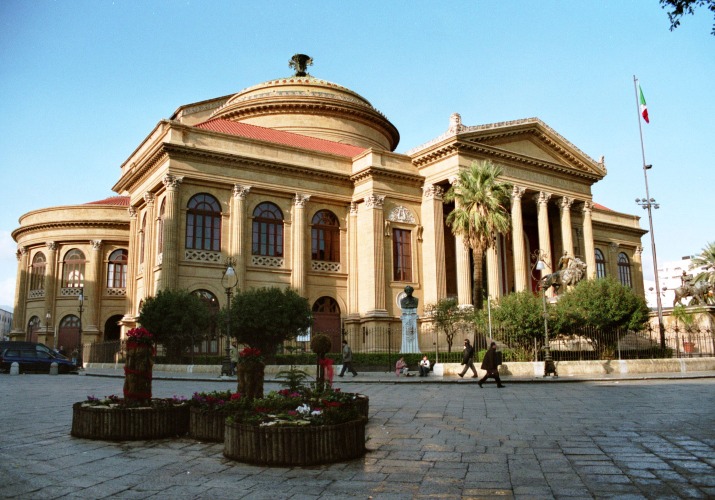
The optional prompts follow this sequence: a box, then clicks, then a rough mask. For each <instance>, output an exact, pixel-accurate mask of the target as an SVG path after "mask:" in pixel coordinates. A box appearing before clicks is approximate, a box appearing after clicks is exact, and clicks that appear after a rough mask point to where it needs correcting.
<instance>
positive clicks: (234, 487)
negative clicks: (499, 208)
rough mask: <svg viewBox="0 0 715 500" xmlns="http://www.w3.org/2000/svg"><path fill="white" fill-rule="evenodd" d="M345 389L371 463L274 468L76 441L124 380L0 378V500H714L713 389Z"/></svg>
mask: <svg viewBox="0 0 715 500" xmlns="http://www.w3.org/2000/svg"><path fill="white" fill-rule="evenodd" d="M100 374H101V373H95V375H100ZM90 375H91V374H90ZM710 375H711V376H712V375H713V374H710ZM393 377H394V376H393ZM361 378H362V381H361ZM338 380H339V381H338V382H337V383H336V386H337V387H343V388H344V389H345V390H349V391H355V392H361V393H364V394H367V395H368V396H369V397H370V421H369V424H368V427H367V434H368V442H367V448H368V450H369V451H368V453H367V454H366V455H365V456H364V457H363V458H361V459H357V460H353V461H350V462H346V463H339V464H332V465H325V466H316V467H294V468H280V467H275V468H268V467H257V466H251V465H245V464H241V463H237V462H233V461H231V460H227V459H225V458H224V457H223V455H222V449H223V445H221V444H213V443H200V442H196V441H193V440H191V439H188V438H182V439H167V440H157V441H139V442H119V443H110V442H103V441H91V440H85V439H77V438H73V437H71V436H70V435H69V431H70V426H71V418H72V412H71V404H72V403H73V402H76V401H81V400H83V399H85V398H86V397H87V396H88V395H94V396H97V397H103V396H107V395H110V394H121V391H122V383H123V380H122V379H121V378H116V377H111V376H110V377H106V376H105V377H98V376H88V375H63V376H54V377H53V376H49V375H19V376H10V375H7V374H2V375H0V401H2V404H1V405H0V422H2V428H3V432H2V440H0V497H3V498H22V499H26V498H27V499H43V498H106V497H114V498H171V499H183V498H210V499H223V498H250V499H262V498H265V499H271V500H276V499H283V498H291V499H312V498H366V499H367V498H374V499H398V498H399V499H402V498H405V499H407V498H425V499H427V498H441V499H442V498H455V499H456V498H529V499H533V498H713V497H715V426H714V425H713V424H714V423H715V417H714V416H713V415H715V391H714V389H715V378H708V377H703V378H698V377H697V376H694V377H693V378H683V377H677V376H676V377H672V378H669V377H668V376H664V377H662V378H657V377H654V378H652V379H649V380H641V379H635V378H631V379H628V378H620V379H619V378H611V379H602V380H581V381H578V383H561V382H559V381H554V380H548V381H544V382H543V383H537V382H532V383H528V382H524V381H521V382H522V383H513V382H515V381H512V383H510V381H509V380H508V379H505V383H506V384H507V387H506V388H505V389H497V388H496V387H495V386H494V384H493V383H489V384H487V385H485V387H484V389H480V388H479V387H478V386H477V385H476V384H474V383H469V382H467V381H466V380H443V381H441V383H436V382H437V381H435V383H426V384H425V383H391V382H394V381H395V380H394V378H387V377H386V378H385V379H384V380H380V379H377V378H375V376H374V375H368V374H364V375H363V374H361V375H359V376H358V377H356V378H354V379H353V378H352V376H348V377H346V380H345V381H344V382H341V381H340V379H338ZM470 382H471V381H470ZM277 387H278V386H277V385H276V384H275V383H273V382H268V383H267V385H266V389H267V390H270V389H274V388H277ZM228 388H234V385H233V383H232V382H226V381H221V380H218V379H209V378H205V379H191V378H184V379H178V380H176V379H174V380H167V379H158V380H155V382H154V395H155V396H156V397H168V396H174V395H177V396H184V397H190V396H191V394H192V393H193V392H195V391H211V390H218V389H221V390H225V389H228Z"/></svg>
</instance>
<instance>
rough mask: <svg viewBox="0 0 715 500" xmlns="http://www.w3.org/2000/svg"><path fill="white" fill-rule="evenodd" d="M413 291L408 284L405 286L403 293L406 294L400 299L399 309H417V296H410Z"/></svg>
mask: <svg viewBox="0 0 715 500" xmlns="http://www.w3.org/2000/svg"><path fill="white" fill-rule="evenodd" d="M414 291H415V289H414V288H412V287H411V286H410V285H407V286H406V287H405V293H406V294H407V295H406V296H405V297H402V300H400V308H401V309H417V303H418V302H419V299H418V298H417V297H413V296H412V293H413V292H414Z"/></svg>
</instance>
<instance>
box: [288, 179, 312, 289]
mask: <svg viewBox="0 0 715 500" xmlns="http://www.w3.org/2000/svg"><path fill="white" fill-rule="evenodd" d="M308 200H310V195H307V194H300V193H296V195H295V198H293V220H294V221H295V222H294V224H293V255H292V257H293V262H292V268H293V269H292V272H291V286H292V287H293V288H294V289H295V290H296V291H297V292H298V294H299V295H300V296H302V297H304V296H305V262H306V259H307V256H306V251H305V247H306V245H305V241H306V237H307V235H306V231H305V227H306V220H305V205H306V203H307V202H308Z"/></svg>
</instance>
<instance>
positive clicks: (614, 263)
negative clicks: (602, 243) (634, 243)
mask: <svg viewBox="0 0 715 500" xmlns="http://www.w3.org/2000/svg"><path fill="white" fill-rule="evenodd" d="M619 251H620V245H619V244H618V243H611V244H610V245H608V257H607V259H606V267H607V269H608V271H607V272H606V276H613V278H614V279H615V280H617V281H620V280H619V279H618V252H619Z"/></svg>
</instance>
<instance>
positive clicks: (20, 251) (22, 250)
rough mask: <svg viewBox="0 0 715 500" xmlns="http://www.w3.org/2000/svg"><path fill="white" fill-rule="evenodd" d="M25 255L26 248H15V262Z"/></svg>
mask: <svg viewBox="0 0 715 500" xmlns="http://www.w3.org/2000/svg"><path fill="white" fill-rule="evenodd" d="M25 254H27V247H17V252H15V257H17V260H20V259H22V258H23V257H24V256H25Z"/></svg>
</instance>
